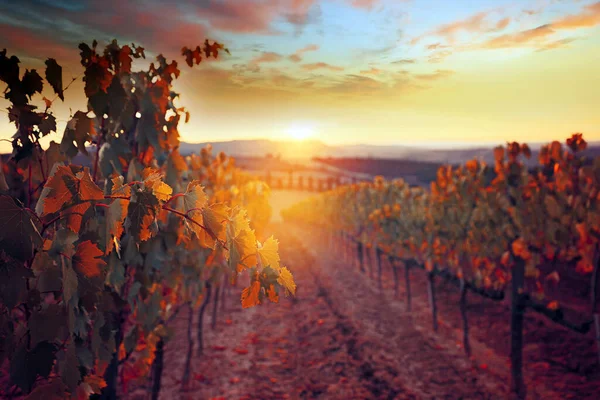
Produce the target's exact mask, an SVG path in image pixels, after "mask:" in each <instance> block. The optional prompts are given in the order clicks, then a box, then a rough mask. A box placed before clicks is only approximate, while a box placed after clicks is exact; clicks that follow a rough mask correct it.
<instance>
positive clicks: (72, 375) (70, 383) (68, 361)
mask: <svg viewBox="0 0 600 400" xmlns="http://www.w3.org/2000/svg"><path fill="white" fill-rule="evenodd" d="M58 370H59V371H60V375H61V378H62V380H63V382H64V383H65V385H67V388H69V391H70V392H71V393H73V392H74V391H75V389H76V388H77V384H78V383H79V380H80V379H81V373H80V372H79V360H78V359H77V353H76V349H75V342H74V341H73V340H70V341H69V344H68V345H67V348H66V349H65V350H64V351H63V352H61V353H59V357H58Z"/></svg>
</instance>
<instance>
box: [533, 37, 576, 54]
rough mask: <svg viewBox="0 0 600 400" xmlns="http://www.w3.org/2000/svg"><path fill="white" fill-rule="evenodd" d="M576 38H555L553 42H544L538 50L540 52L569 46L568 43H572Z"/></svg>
mask: <svg viewBox="0 0 600 400" xmlns="http://www.w3.org/2000/svg"><path fill="white" fill-rule="evenodd" d="M575 40H576V39H575V38H567V39H560V40H555V41H553V42H548V43H544V44H542V45H541V46H540V47H539V48H538V49H537V50H536V51H538V52H540V51H546V50H553V49H558V48H562V47H568V45H569V44H570V43H572V42H574V41H575Z"/></svg>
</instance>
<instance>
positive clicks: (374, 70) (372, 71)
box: [360, 67, 382, 75]
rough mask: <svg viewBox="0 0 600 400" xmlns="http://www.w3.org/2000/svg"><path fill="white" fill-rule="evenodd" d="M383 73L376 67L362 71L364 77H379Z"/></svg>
mask: <svg viewBox="0 0 600 400" xmlns="http://www.w3.org/2000/svg"><path fill="white" fill-rule="evenodd" d="M381 72H382V71H381V70H380V69H378V68H375V67H371V68H369V69H366V70H362V71H360V73H361V74H363V75H379V74H380V73H381Z"/></svg>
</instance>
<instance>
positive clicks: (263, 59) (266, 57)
mask: <svg viewBox="0 0 600 400" xmlns="http://www.w3.org/2000/svg"><path fill="white" fill-rule="evenodd" d="M282 58H283V56H282V55H281V54H278V53H274V52H272V51H268V52H265V53H262V54H261V55H260V56H258V57H256V58H253V59H252V60H251V61H250V64H254V65H257V64H262V63H271V62H277V61H279V60H281V59H282Z"/></svg>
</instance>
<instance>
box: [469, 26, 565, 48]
mask: <svg viewBox="0 0 600 400" xmlns="http://www.w3.org/2000/svg"><path fill="white" fill-rule="evenodd" d="M554 33H555V30H554V29H552V25H550V24H546V25H541V26H538V27H537V28H533V29H528V30H525V31H520V32H516V33H508V34H505V35H501V36H497V37H495V38H492V39H489V40H487V41H486V42H484V43H483V45H482V46H481V47H483V48H487V49H503V48H510V47H522V46H524V45H530V44H531V43H532V42H538V44H539V42H540V40H543V39H545V38H546V37H547V36H550V35H552V34H554Z"/></svg>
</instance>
